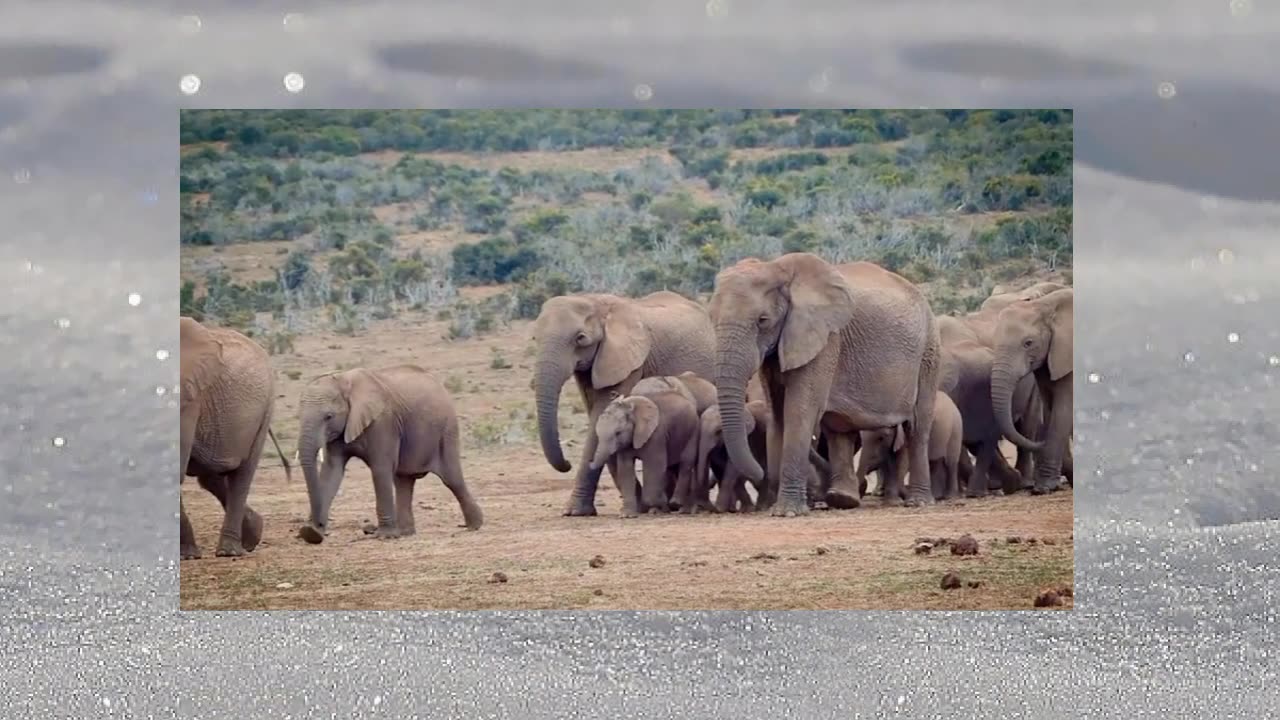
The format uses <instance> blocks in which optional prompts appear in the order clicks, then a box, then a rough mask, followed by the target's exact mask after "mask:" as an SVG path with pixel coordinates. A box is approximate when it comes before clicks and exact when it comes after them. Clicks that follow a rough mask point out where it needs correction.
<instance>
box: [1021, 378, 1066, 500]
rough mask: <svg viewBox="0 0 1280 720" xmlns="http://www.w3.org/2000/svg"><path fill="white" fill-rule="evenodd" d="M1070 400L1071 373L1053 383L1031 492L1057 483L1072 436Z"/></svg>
mask: <svg viewBox="0 0 1280 720" xmlns="http://www.w3.org/2000/svg"><path fill="white" fill-rule="evenodd" d="M1071 401H1072V390H1071V376H1070V375H1067V376H1066V377H1065V378H1062V379H1061V380H1058V381H1057V382H1055V383H1054V387H1053V399H1052V401H1051V402H1050V403H1049V406H1048V407H1046V408H1045V415H1046V416H1047V417H1048V422H1047V423H1046V426H1045V429H1044V449H1043V450H1041V452H1040V457H1038V458H1036V484H1035V487H1033V488H1032V489H1031V492H1032V494H1034V495H1043V494H1045V493H1050V492H1053V491H1055V490H1058V489H1059V487H1060V483H1059V478H1061V477H1062V458H1063V455H1065V454H1066V450H1067V445H1068V443H1069V442H1070V436H1071V421H1072V419H1073V418H1072V417H1071V408H1072V402H1071Z"/></svg>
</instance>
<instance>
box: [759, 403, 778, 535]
mask: <svg viewBox="0 0 1280 720" xmlns="http://www.w3.org/2000/svg"><path fill="white" fill-rule="evenodd" d="M782 440H783V434H782V423H781V422H779V421H778V419H777V418H776V417H774V416H773V415H772V414H771V415H770V416H769V421H768V425H766V426H765V435H764V445H765V455H766V456H767V457H765V473H764V478H763V479H761V481H760V488H758V492H759V494H758V495H757V496H756V509H757V510H759V511H761V512H764V511H766V510H769V509H771V508H772V507H773V504H774V503H775V502H777V501H778V487H779V482H780V480H781V478H782Z"/></svg>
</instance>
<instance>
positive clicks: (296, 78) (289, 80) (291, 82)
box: [284, 72, 307, 93]
mask: <svg viewBox="0 0 1280 720" xmlns="http://www.w3.org/2000/svg"><path fill="white" fill-rule="evenodd" d="M306 86H307V81H306V80H305V79H303V77H302V74H301V73H296V72H291V73H289V74H288V75H285V76H284V89H285V90H288V91H289V92H291V93H300V92H302V89H303V88H305V87H306Z"/></svg>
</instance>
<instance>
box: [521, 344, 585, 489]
mask: <svg viewBox="0 0 1280 720" xmlns="http://www.w3.org/2000/svg"><path fill="white" fill-rule="evenodd" d="M534 372H535V374H534V384H535V386H536V388H537V390H536V394H537V404H538V437H539V439H541V441H542V454H543V456H544V457H546V459H547V462H549V463H551V467H553V468H555V469H556V470H559V471H560V472H569V471H570V470H572V469H573V466H572V465H570V464H569V461H568V460H566V459H565V457H564V451H563V450H562V449H561V448H560V412H559V410H560V390H561V388H563V387H564V384H565V382H567V381H568V380H569V376H570V375H571V374H572V373H573V363H572V361H571V359H570V358H558V357H554V356H553V355H551V354H550V351H547V350H544V351H543V354H542V356H541V357H540V358H538V364H537V367H536V370H535V371H534ZM591 431H592V432H595V428H592V429H591Z"/></svg>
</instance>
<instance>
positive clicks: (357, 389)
mask: <svg viewBox="0 0 1280 720" xmlns="http://www.w3.org/2000/svg"><path fill="white" fill-rule="evenodd" d="M387 409H388V407H387V402H386V395H385V390H384V388H383V387H382V384H381V383H380V382H379V381H378V380H377V379H376V378H375V377H374V376H373V375H372V374H371V373H369V372H368V371H366V370H349V371H347V372H340V373H329V374H327V375H321V376H320V377H318V378H316V379H314V380H312V381H311V382H310V383H308V384H307V386H306V387H305V388H303V390H302V396H301V398H300V399H299V402H298V416H299V427H298V464H299V465H301V466H302V474H303V476H304V477H305V478H306V481H307V496H308V498H309V499H310V501H311V522H312V524H313V525H314V526H315V527H316V528H317V529H320V530H323V529H324V527H325V525H326V524H327V523H328V521H329V506H330V504H331V503H332V502H333V498H334V496H335V495H337V494H338V486H339V484H341V482H342V476H341V474H340V473H337V474H334V475H333V476H330V475H329V473H325V476H326V477H327V478H330V477H331V480H328V481H325V482H322V481H321V478H320V475H319V473H318V472H317V468H316V456H317V455H319V459H320V463H321V464H322V465H326V466H327V464H328V463H330V462H338V461H339V460H337V459H332V458H325V456H324V448H325V447H326V446H328V445H330V444H335V443H342V444H344V445H345V444H350V443H352V442H354V441H355V440H356V439H357V438H359V437H360V435H361V434H362V433H363V432H364V431H365V429H366V428H368V427H369V425H370V424H371V423H373V421H374V420H376V419H377V418H378V417H379V416H380V415H382V414H383V413H384V412H386V411H387Z"/></svg>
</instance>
